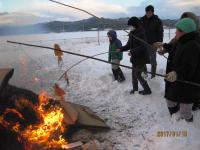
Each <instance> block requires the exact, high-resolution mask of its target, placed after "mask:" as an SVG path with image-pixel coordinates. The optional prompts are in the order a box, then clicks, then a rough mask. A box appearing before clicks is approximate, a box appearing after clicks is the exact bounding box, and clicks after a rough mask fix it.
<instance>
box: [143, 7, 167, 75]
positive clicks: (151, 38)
mask: <svg viewBox="0 0 200 150" xmlns="http://www.w3.org/2000/svg"><path fill="white" fill-rule="evenodd" d="M145 12H146V14H145V16H143V17H142V18H141V19H140V20H141V25H142V26H143V28H144V30H145V34H146V37H147V42H148V43H149V44H150V45H152V47H150V46H148V52H149V55H150V63H151V78H154V77H155V76H156V68H157V61H156V48H153V47H155V45H154V43H156V42H163V32H164V30H163V24H162V21H161V19H160V18H159V17H158V16H157V15H154V7H153V6H152V5H149V6H147V7H146V8H145ZM144 73H145V74H147V67H146V65H145V71H144Z"/></svg>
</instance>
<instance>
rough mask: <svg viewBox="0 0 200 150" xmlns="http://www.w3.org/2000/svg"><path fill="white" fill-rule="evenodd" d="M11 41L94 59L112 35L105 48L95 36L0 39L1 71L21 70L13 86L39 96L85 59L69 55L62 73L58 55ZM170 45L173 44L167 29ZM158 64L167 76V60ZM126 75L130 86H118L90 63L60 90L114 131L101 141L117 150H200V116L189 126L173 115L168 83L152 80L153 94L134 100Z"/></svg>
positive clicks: (75, 34)
mask: <svg viewBox="0 0 200 150" xmlns="http://www.w3.org/2000/svg"><path fill="white" fill-rule="evenodd" d="M117 33H118V38H119V39H120V40H122V43H123V45H124V44H125V43H126V40H127V36H126V33H125V32H123V31H117ZM171 33H174V31H171ZM171 37H173V35H171ZM6 40H13V41H19V42H26V43H31V44H38V45H43V46H49V47H53V45H54V43H58V44H59V45H60V46H61V48H62V49H63V50H68V51H72V52H77V53H81V54H87V55H91V56H92V55H94V54H97V53H101V52H106V51H107V50H108V44H109V43H108V39H107V37H106V31H104V32H100V45H98V41H97V32H95V31H91V32H73V33H59V34H55V33H51V34H42V35H26V36H4V37H0V67H13V68H15V73H14V76H13V77H12V79H11V81H10V83H11V84H14V85H17V86H19V87H23V88H28V89H31V90H33V91H35V92H37V93H38V92H39V91H40V90H41V89H45V90H47V91H48V92H50V93H52V85H53V84H54V83H55V82H56V81H57V80H58V78H59V77H60V76H61V74H62V73H63V72H64V71H65V70H66V69H67V68H69V67H70V66H71V65H72V64H74V63H76V62H77V61H79V60H81V59H83V58H80V57H76V56H72V55H69V54H64V57H63V60H64V65H63V66H62V68H61V67H58V65H57V58H56V57H55V56H54V53H53V52H52V51H50V50H47V49H40V48H33V47H25V46H21V45H13V44H9V43H6ZM164 41H165V42H168V41H169V37H168V34H167V30H166V34H165V38H164ZM98 58H101V59H105V60H107V58H108V56H107V54H105V55H101V56H98ZM157 61H158V69H157V73H160V74H164V73H165V65H166V59H165V58H164V57H161V56H159V55H158V56H157ZM121 63H122V64H125V65H129V66H130V65H131V64H130V62H129V57H128V55H127V53H124V59H123V61H122V62H121ZM149 69H150V66H149V65H148V70H149ZM122 70H123V72H124V73H125V77H126V81H125V82H123V83H117V82H113V81H112V80H113V79H112V74H111V67H110V65H109V64H106V63H102V62H98V61H95V60H87V61H84V62H83V63H81V64H80V65H78V66H76V67H74V68H73V69H72V70H70V72H69V74H68V75H69V81H70V86H66V82H65V81H64V80H62V81H59V84H60V86H61V87H63V88H64V89H65V90H66V92H67V93H68V95H66V100H69V101H71V102H74V103H78V104H83V105H86V106H89V107H90V108H91V109H92V110H93V111H94V112H96V113H97V114H98V115H99V116H100V117H101V118H102V119H104V120H106V123H107V124H108V125H109V126H110V127H111V130H110V131H109V132H107V133H97V134H96V135H95V138H97V139H102V141H109V142H111V143H112V144H113V145H114V148H113V149H114V150H169V149H174V150H188V149H191V150H199V149H200V142H199V139H200V111H196V112H194V123H186V122H185V121H183V120H180V121H178V122H177V121H176V120H175V117H173V118H171V117H170V116H169V113H168V110H167V106H166V103H165V99H164V98H163V95H164V81H163V78H161V77H156V78H155V79H152V80H148V82H149V84H150V86H151V88H152V92H153V93H152V95H150V96H141V95H139V94H138V93H136V94H134V95H130V94H129V91H130V90H131V70H129V69H126V68H122ZM139 88H140V89H141V87H139ZM161 131H166V132H167V131H170V135H169V137H160V134H159V133H161ZM166 132H165V133H166ZM174 132H177V133H179V132H180V136H179V137H173V135H172V134H171V133H174ZM185 133H187V135H185Z"/></svg>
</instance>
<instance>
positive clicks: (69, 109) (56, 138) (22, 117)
mask: <svg viewBox="0 0 200 150" xmlns="http://www.w3.org/2000/svg"><path fill="white" fill-rule="evenodd" d="M13 73H14V69H9V68H2V69H0V83H1V84H0V98H1V103H0V104H1V115H0V139H1V144H0V148H1V149H4V150H8V149H9V150H34V149H37V150H38V149H41V150H42V149H52V150H53V149H73V148H74V147H75V148H77V147H79V148H80V147H81V146H82V147H83V148H84V145H83V143H82V142H80V141H78V142H74V143H69V141H70V136H66V135H70V134H72V131H71V130H78V129H81V128H95V129H99V130H100V129H104V130H105V129H109V127H108V126H107V125H106V124H105V123H104V121H103V120H102V119H100V118H99V117H98V116H96V115H94V113H93V112H92V111H91V110H90V109H89V108H87V107H85V106H82V105H78V104H74V103H69V102H66V101H64V100H63V99H62V97H63V95H64V94H65V92H64V91H63V90H62V89H61V88H60V87H59V86H58V85H57V84H55V86H54V87H55V89H54V90H55V95H56V96H58V97H60V100H55V99H53V98H52V97H51V96H50V95H48V93H47V92H45V91H41V93H40V94H39V95H37V94H35V93H34V92H32V91H30V90H27V89H21V88H18V87H15V86H13V85H10V84H8V81H9V79H10V78H11V77H12V75H13ZM69 129H70V130H69ZM68 130H69V131H70V133H69V132H68ZM86 146H87V145H86ZM90 147H91V146H90Z"/></svg>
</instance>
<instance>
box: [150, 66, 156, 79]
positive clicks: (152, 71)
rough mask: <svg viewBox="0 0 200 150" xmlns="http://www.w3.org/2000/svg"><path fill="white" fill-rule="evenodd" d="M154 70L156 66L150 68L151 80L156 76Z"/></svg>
mask: <svg viewBox="0 0 200 150" xmlns="http://www.w3.org/2000/svg"><path fill="white" fill-rule="evenodd" d="M156 68H157V66H156V65H152V66H151V79H153V78H155V76H156Z"/></svg>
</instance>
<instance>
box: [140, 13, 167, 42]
mask: <svg viewBox="0 0 200 150" xmlns="http://www.w3.org/2000/svg"><path fill="white" fill-rule="evenodd" d="M140 20H141V24H142V26H143V28H144V30H145V34H146V37H147V42H148V43H149V44H153V43H154V42H163V32H164V30H163V24H162V21H161V20H160V19H159V18H158V16H157V15H153V16H152V17H151V18H147V17H146V15H145V16H143V17H142V18H141V19H140Z"/></svg>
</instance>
